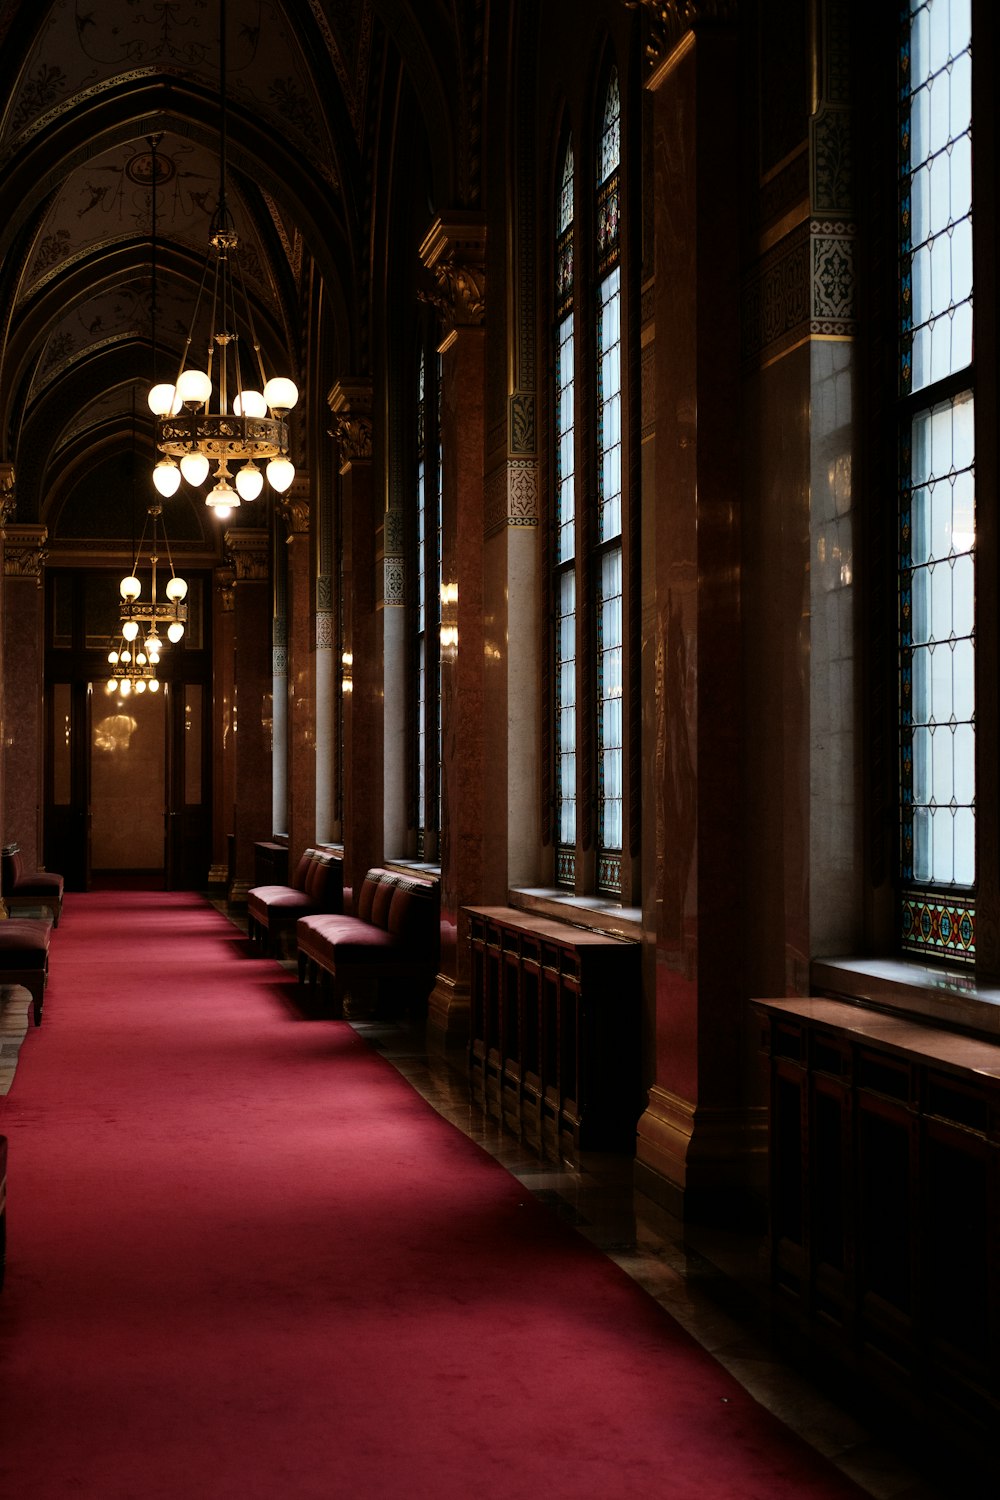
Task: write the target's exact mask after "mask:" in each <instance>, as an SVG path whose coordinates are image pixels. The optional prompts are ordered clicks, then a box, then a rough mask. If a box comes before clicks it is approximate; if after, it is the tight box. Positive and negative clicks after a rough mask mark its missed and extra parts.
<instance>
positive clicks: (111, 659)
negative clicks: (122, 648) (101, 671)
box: [108, 651, 118, 667]
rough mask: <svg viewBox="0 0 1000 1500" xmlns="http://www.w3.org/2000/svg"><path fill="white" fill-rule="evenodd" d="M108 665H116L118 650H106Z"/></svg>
mask: <svg viewBox="0 0 1000 1500" xmlns="http://www.w3.org/2000/svg"><path fill="white" fill-rule="evenodd" d="M108 665H109V666H112V667H117V665H118V652H117V651H109V652H108Z"/></svg>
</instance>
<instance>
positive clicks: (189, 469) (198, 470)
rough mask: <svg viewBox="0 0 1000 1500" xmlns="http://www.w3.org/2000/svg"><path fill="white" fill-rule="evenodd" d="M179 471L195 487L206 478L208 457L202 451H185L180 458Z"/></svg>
mask: <svg viewBox="0 0 1000 1500" xmlns="http://www.w3.org/2000/svg"><path fill="white" fill-rule="evenodd" d="M181 473H182V474H183V475H184V478H185V479H186V480H187V482H188V484H193V485H194V487H195V489H197V488H198V486H199V484H204V483H205V480H206V479H207V478H208V459H207V458H206V457H205V455H204V453H185V454H184V456H183V457H182V459H181Z"/></svg>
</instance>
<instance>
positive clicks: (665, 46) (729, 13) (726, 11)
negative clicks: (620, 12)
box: [622, 0, 740, 72]
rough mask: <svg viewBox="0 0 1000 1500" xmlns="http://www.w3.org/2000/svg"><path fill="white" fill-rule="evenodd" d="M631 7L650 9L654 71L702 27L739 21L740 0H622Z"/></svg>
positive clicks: (648, 47) (648, 48)
mask: <svg viewBox="0 0 1000 1500" xmlns="http://www.w3.org/2000/svg"><path fill="white" fill-rule="evenodd" d="M622 3H623V4H624V6H625V7H626V9H627V10H644V11H645V12H646V22H647V33H646V63H647V66H648V68H649V70H650V72H652V71H653V70H654V69H655V68H657V67H658V66H659V64H660V63H661V62H662V61H663V60H664V58H666V57H669V56H670V53H671V52H672V51H673V50H674V48H675V47H676V46H677V44H678V42H681V41H683V40H684V37H685V36H686V35H687V33H688V32H689V31H697V30H698V28H699V26H704V25H712V24H718V23H720V22H722V23H725V22H730V21H735V20H736V18H737V15H738V13H739V8H740V0H622Z"/></svg>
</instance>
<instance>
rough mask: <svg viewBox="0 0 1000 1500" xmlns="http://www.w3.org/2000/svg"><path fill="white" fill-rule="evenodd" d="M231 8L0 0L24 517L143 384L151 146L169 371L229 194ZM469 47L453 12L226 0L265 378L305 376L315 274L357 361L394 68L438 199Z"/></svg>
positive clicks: (4, 237) (13, 454)
mask: <svg viewBox="0 0 1000 1500" xmlns="http://www.w3.org/2000/svg"><path fill="white" fill-rule="evenodd" d="M218 17H219V5H218V0H169V3H164V0H0V100H2V101H3V106H2V111H0V460H3V459H12V460H14V461H15V463H16V466H17V470H18V505H19V516H21V518H23V519H29V518H31V516H33V515H36V514H40V511H41V510H42V509H44V505H45V491H46V487H47V486H48V487H51V485H52V483H53V480H52V476H53V475H54V474H55V473H56V472H57V470H58V465H59V460H60V455H61V454H65V455H66V456H67V457H68V455H69V453H70V451H72V452H73V454H74V455H75V457H74V459H73V462H74V464H78V463H80V462H84V461H85V460H86V456H87V455H88V453H89V452H90V447H89V443H90V436H93V438H94V440H95V442H97V443H98V446H99V445H100V442H101V441H107V440H108V434H109V433H111V432H113V431H114V430H115V422H116V414H117V422H118V429H119V433H120V432H121V431H123V430H124V428H125V425H126V424H127V421H128V416H129V409H130V404H131V390H132V389H133V388H134V387H135V385H136V383H137V382H140V381H146V382H148V381H149V380H150V378H151V374H152V370H151V366H152V364H153V353H152V346H151V334H152V330H151V316H150V306H151V301H152V295H151V294H152V285H151V280H152V275H151V273H152V240H151V235H150V227H151V207H152V205H151V191H150V177H149V170H148V169H149V161H150V153H149V145H148V138H149V137H150V136H154V137H159V138H160V140H159V143H158V145H157V155H158V159H159V163H160V167H161V169H162V170H163V172H164V174H165V175H164V177H163V178H162V179H161V180H159V182H158V187H157V225H156V259H157V290H158V296H157V304H158V306H157V327H156V343H157V365H158V366H159V369H158V374H159V377H160V378H170V377H171V376H172V374H173V367H172V366H173V361H174V360H175V359H178V358H179V354H180V350H181V347H182V344H183V339H184V336H185V334H186V332H187V329H188V326H189V323H190V312H191V308H192V305H193V299H194V294H195V283H196V281H197V279H198V277H199V275H200V271H201V268H202V267H203V265H204V261H205V257H206V254H207V247H208V236H209V225H210V221H211V216H212V214H213V212H214V210H215V206H216V200H217V195H218V178H219V155H218V153H219V143H220V138H219V125H220V108H219V97H218V91H219V77H218ZM458 47H459V43H458V41H457V33H456V27H455V17H454V15H453V14H452V6H451V4H450V0H449V3H444V0H420V3H417V0H229V4H228V27H227V103H228V110H227V124H228V168H229V171H228V183H227V186H228V193H227V197H228V200H229V206H230V208H231V210H232V212H233V216H234V219H235V221H236V228H237V232H238V233H239V235H240V239H241V254H240V259H241V262H242V264H243V267H244V272H245V275H246V279H247V283H248V290H249V292H250V294H251V297H252V300H253V305H254V319H255V322H256V324H257V332H258V335H259V336H260V340H261V343H262V345H263V346H264V348H265V350H266V352H267V354H268V356H269V358H268V364H269V365H270V366H271V367H272V368H277V367H278V365H279V364H282V365H283V366H285V367H286V368H288V369H289V373H293V374H294V375H296V377H297V378H299V379H300V380H301V378H302V375H303V373H304V372H303V370H302V369H301V368H300V366H301V362H302V361H303V359H304V357H305V350H306V349H307V348H308V347H309V341H308V340H307V339H306V338H305V337H304V326H303V325H304V319H305V312H304V308H305V306H306V305H307V300H308V299H307V297H306V288H307V287H308V286H311V285H313V284H314V282H315V278H316V276H317V275H318V276H319V277H320V279H321V283H322V285H323V287H324V294H323V297H322V299H321V305H322V306H323V308H324V309H325V310H326V311H325V314H324V315H327V313H328V315H329V317H330V319H331V327H332V329H333V331H334V340H335V342H336V344H337V345H338V347H340V349H341V353H340V355H339V359H340V361H341V362H342V364H343V368H344V369H350V368H352V366H353V367H354V368H355V369H358V370H359V371H360V370H361V366H362V365H363V363H364V359H365V357H366V356H365V353H364V351H365V350H366V349H367V337H366V333H367V330H366V327H365V323H366V320H367V318H368V317H369V316H370V308H371V301H370V295H369V288H370V260H371V256H372V255H373V254H375V255H378V253H379V252H378V250H377V249H373V245H372V240H371V227H372V223H373V222H375V219H374V206H373V201H372V199H373V193H376V192H377V191H379V189H380V184H379V182H378V181H377V178H375V177H373V163H374V160H375V146H374V143H375V142H376V141H377V140H378V139H379V134H380V130H384V128H385V123H386V122H385V117H384V113H383V112H384V108H385V101H384V100H383V98H382V96H381V89H382V87H383V82H384V80H385V77H386V73H385V70H384V60H385V58H386V56H387V54H391V55H392V57H393V62H392V65H391V66H390V69H389V76H390V77H392V76H396V75H397V73H398V69H399V68H400V67H402V68H403V69H405V71H406V72H407V73H408V74H409V76H410V78H411V80H412V85H413V91H414V97H415V98H416V99H417V100H418V101H419V108H420V111H421V116H422V127H423V129H424V131H425V139H426V142H427V149H428V154H429V159H430V160H431V162H432V168H431V170H432V175H433V179H434V193H435V195H436V197H437V199H438V207H439V208H446V207H448V206H450V203H451V201H452V195H453V194H454V191H455V187H454V184H455V181H456V174H455V170H454V153H455V125H454V120H455V111H456V109H458V108H459V107H460V106H459V105H458V104H456V102H455V100H456V99H457V95H455V93H454V90H453V89H452V88H451V87H450V85H449V84H448V83H447V82H446V80H448V79H450V78H454V77H455V76H457V73H458V72H459V71H460V70H459V69H458V56H457V53H458ZM383 222H384V220H383ZM414 251H416V247H414ZM314 305H315V304H314ZM355 361H357V363H356V364H355V363H354V362H355ZM101 381H108V382H109V383H108V385H107V387H103V386H102V385H101V384H100V382H101ZM318 409H319V408H318V407H314V410H318ZM31 445H40V448H41V451H35V452H32V453H31V456H30V458H29V457H28V456H27V449H28V448H29V447H31ZM81 455H82V457H81ZM22 480H23V481H24V483H23V486H22ZM22 499H23V500H24V502H25V504H26V506H27V507H28V509H27V511H26V512H24V513H22V510H21V505H22Z"/></svg>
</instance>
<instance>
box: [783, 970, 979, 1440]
mask: <svg viewBox="0 0 1000 1500" xmlns="http://www.w3.org/2000/svg"><path fill="white" fill-rule="evenodd" d="M755 1005H756V1008H757V1010H758V1012H759V1014H760V1015H761V1016H762V1017H763V1020H764V1038H763V1040H764V1051H765V1054H766V1057H767V1063H768V1071H769V1075H770V1110H771V1117H770V1265H771V1282H772V1288H773V1292H774V1298H775V1309H776V1311H777V1312H778V1313H779V1314H782V1313H783V1314H784V1316H785V1317H786V1319H788V1320H790V1321H791V1322H792V1323H793V1324H794V1325H795V1326H796V1327H797V1329H798V1330H799V1331H800V1332H801V1333H804V1334H805V1335H806V1336H807V1338H808V1339H809V1341H810V1342H811V1343H812V1344H813V1346H815V1347H817V1348H819V1349H822V1350H824V1351H826V1352H828V1353H830V1354H832V1355H834V1356H836V1357H837V1358H838V1359H839V1360H840V1361H841V1362H842V1363H843V1364H844V1365H846V1366H847V1367H848V1369H849V1370H850V1371H852V1372H856V1373H859V1374H861V1375H863V1376H868V1377H871V1378H872V1379H874V1380H876V1381H877V1382H878V1384H879V1385H880V1386H881V1387H882V1388H889V1389H891V1391H892V1393H893V1394H894V1395H896V1396H898V1397H899V1398H900V1400H901V1401H902V1402H903V1403H904V1404H905V1405H907V1406H909V1407H911V1408H913V1407H915V1408H916V1410H917V1413H918V1414H919V1413H921V1412H923V1411H930V1410H931V1409H933V1410H934V1411H935V1412H937V1413H939V1414H940V1413H944V1414H945V1415H946V1416H947V1417H949V1418H950V1420H951V1423H952V1425H953V1426H954V1427H955V1428H956V1429H958V1430H959V1431H964V1430H974V1431H976V1432H978V1433H985V1432H986V1431H988V1430H989V1429H991V1428H992V1427H993V1426H994V1425H995V1423H996V1421H997V1418H998V1417H1000V1046H997V1045H995V1044H993V1043H990V1042H987V1041H983V1040H979V1039H977V1038H971V1037H963V1036H960V1035H958V1034H952V1033H948V1032H943V1031H940V1030H936V1029H933V1028H931V1027H929V1026H921V1025H919V1024H917V1023H915V1022H912V1021H910V1020H908V1019H905V1018H903V1017H897V1016H888V1015H884V1014H882V1013H879V1012H875V1011H871V1010H865V1009H863V1008H861V1007H859V1006H855V1005H850V1004H846V1003H844V1002H842V1001H838V1000H829V999H812V1000H784V999H783V1000H764V1001H757V1002H755Z"/></svg>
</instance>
